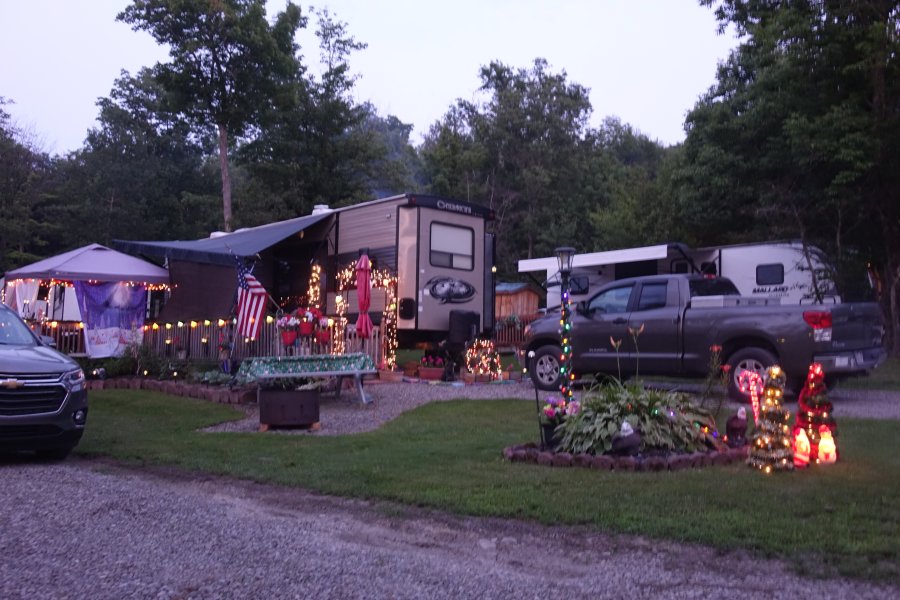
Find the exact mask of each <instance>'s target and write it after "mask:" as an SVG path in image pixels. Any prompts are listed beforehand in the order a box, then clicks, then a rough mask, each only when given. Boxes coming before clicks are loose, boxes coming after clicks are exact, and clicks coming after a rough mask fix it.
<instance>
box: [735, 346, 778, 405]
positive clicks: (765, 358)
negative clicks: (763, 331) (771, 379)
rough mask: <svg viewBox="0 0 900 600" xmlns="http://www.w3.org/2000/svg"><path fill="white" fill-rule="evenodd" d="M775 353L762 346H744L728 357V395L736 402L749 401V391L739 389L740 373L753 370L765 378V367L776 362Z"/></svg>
mask: <svg viewBox="0 0 900 600" xmlns="http://www.w3.org/2000/svg"><path fill="white" fill-rule="evenodd" d="M777 362H778V359H777V358H775V355H774V354H772V353H771V352H769V351H768V350H764V349H763V348H744V349H742V350H738V351H737V352H735V353H734V354H732V355H731V357H729V359H728V366H729V367H730V369H729V374H730V377H729V378H728V395H729V396H730V397H731V398H732V399H733V400H736V401H738V402H744V403H748V404H749V402H750V393H749V392H746V391H745V392H742V391H741V384H740V379H741V374H742V373H744V372H745V371H753V372H754V373H756V374H758V375H759V376H760V377H762V378H763V379H765V377H766V369H768V368H769V367H771V366H772V365H774V364H776V363H777Z"/></svg>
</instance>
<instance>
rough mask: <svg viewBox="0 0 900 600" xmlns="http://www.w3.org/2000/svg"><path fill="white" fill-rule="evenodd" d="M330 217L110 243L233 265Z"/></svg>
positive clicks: (321, 215)
mask: <svg viewBox="0 0 900 600" xmlns="http://www.w3.org/2000/svg"><path fill="white" fill-rule="evenodd" d="M333 218H334V215H333V213H332V212H323V213H319V214H315V215H307V216H304V217H297V218H296V219H288V220H287V221H278V222H277V223H269V224H267V225H260V226H259V227H251V228H249V229H242V230H240V231H235V232H234V233H226V234H223V235H219V236H217V237H208V238H203V239H199V240H189V241H182V240H174V241H169V242H148V241H129V240H113V246H115V247H116V248H119V249H120V250H122V251H124V252H130V253H132V254H144V255H147V256H165V257H167V258H170V259H176V260H188V261H193V262H203V263H212V264H221V265H234V257H235V256H255V255H256V254H259V253H260V252H262V251H263V250H265V249H266V248H269V247H271V246H274V245H275V244H277V243H278V242H280V241H282V240H285V239H287V238H289V237H291V236H293V235H295V234H297V233H299V232H301V231H303V230H304V229H307V228H308V227H310V226H312V225H315V224H316V223H318V222H320V221H322V220H323V219H333Z"/></svg>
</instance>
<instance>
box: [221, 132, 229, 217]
mask: <svg viewBox="0 0 900 600" xmlns="http://www.w3.org/2000/svg"><path fill="white" fill-rule="evenodd" d="M219 170H220V171H221V172H222V214H223V217H224V219H225V231H231V175H230V174H229V173H228V130H227V129H225V125H222V124H219Z"/></svg>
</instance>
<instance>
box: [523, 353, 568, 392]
mask: <svg viewBox="0 0 900 600" xmlns="http://www.w3.org/2000/svg"><path fill="white" fill-rule="evenodd" d="M560 353H562V349H561V348H559V346H541V347H540V348H538V349H537V351H536V352H535V353H534V365H533V366H532V368H531V380H532V381H533V382H534V387H536V388H538V389H539V390H545V391H553V390H558V389H559V355H560Z"/></svg>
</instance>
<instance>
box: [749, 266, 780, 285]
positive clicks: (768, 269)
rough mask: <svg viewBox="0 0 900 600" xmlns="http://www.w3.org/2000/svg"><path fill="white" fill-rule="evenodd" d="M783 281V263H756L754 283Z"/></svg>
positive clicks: (762, 283)
mask: <svg viewBox="0 0 900 600" xmlns="http://www.w3.org/2000/svg"><path fill="white" fill-rule="evenodd" d="M782 283H784V265H782V264H781V263H778V264H771V265H756V285H780V284H782Z"/></svg>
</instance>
